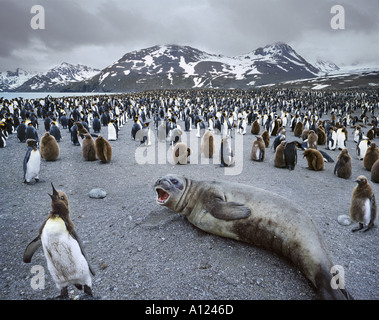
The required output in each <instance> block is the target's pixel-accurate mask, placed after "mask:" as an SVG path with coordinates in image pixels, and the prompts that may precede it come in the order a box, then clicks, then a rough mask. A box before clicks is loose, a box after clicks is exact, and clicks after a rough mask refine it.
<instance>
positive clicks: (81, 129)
mask: <svg viewBox="0 0 379 320" xmlns="http://www.w3.org/2000/svg"><path fill="white" fill-rule="evenodd" d="M74 124H76V126H77V128H78V129H77V133H76V135H77V137H78V141H79V144H80V145H82V142H83V139H84V136H85V135H86V134H87V133H89V132H88V131H87V129H86V128H85V127H84V126H83V123H81V122H75V123H74Z"/></svg>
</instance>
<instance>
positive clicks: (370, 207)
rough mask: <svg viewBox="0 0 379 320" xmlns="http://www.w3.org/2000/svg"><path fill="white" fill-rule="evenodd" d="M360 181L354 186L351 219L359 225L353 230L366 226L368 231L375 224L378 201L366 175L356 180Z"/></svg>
mask: <svg viewBox="0 0 379 320" xmlns="http://www.w3.org/2000/svg"><path fill="white" fill-rule="evenodd" d="M355 182H356V183H358V185H357V186H355V187H354V189H353V192H352V198H351V205H350V219H351V220H352V221H354V222H358V223H359V226H358V227H357V228H355V229H352V230H351V231H353V232H355V231H358V230H361V229H363V227H364V226H366V228H365V229H364V230H363V231H367V230H369V229H371V228H372V227H373V226H374V220H375V218H376V201H375V194H374V191H373V190H372V188H371V186H370V184H369V183H368V181H367V178H366V177H365V176H359V177H358V178H357V179H356V180H355Z"/></svg>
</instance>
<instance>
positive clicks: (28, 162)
mask: <svg viewBox="0 0 379 320" xmlns="http://www.w3.org/2000/svg"><path fill="white" fill-rule="evenodd" d="M26 145H27V147H28V148H27V150H26V155H25V158H24V183H30V181H31V180H32V179H34V180H35V181H36V182H38V181H39V172H40V168H41V154H40V152H39V150H38V148H37V140H34V139H27V140H26Z"/></svg>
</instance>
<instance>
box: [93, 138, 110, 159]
mask: <svg viewBox="0 0 379 320" xmlns="http://www.w3.org/2000/svg"><path fill="white" fill-rule="evenodd" d="M95 147H96V158H97V159H99V160H100V161H101V162H103V163H107V162H109V161H111V159H112V146H111V145H110V143H109V142H108V141H107V140H106V139H105V138H104V137H103V136H102V135H99V136H98V137H97V138H96V140H95Z"/></svg>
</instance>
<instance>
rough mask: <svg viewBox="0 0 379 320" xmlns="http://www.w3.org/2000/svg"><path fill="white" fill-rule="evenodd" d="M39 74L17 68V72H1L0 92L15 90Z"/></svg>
mask: <svg viewBox="0 0 379 320" xmlns="http://www.w3.org/2000/svg"><path fill="white" fill-rule="evenodd" d="M37 74H38V73H37V72H29V71H25V70H23V69H20V68H17V69H16V71H5V72H0V92H5V91H11V90H14V89H16V88H17V87H19V86H20V85H22V84H23V83H24V82H25V81H27V80H29V79H30V78H32V77H34V76H35V75H37Z"/></svg>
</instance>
